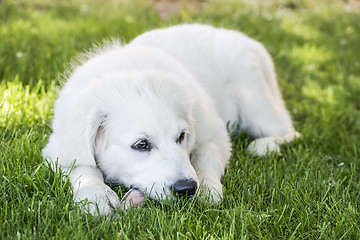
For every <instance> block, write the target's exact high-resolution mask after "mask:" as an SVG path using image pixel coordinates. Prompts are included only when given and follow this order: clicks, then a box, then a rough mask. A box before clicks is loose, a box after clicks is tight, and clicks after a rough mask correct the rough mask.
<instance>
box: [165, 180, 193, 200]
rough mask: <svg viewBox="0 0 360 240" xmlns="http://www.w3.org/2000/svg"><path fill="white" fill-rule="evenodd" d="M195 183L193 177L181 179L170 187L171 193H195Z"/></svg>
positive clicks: (177, 194) (181, 194)
mask: <svg viewBox="0 0 360 240" xmlns="http://www.w3.org/2000/svg"><path fill="white" fill-rule="evenodd" d="M196 188H197V183H196V181H195V180H194V179H181V180H179V181H177V182H175V184H174V185H173V186H172V187H171V189H172V191H173V195H174V196H177V197H185V196H192V195H194V194H195V192H196Z"/></svg>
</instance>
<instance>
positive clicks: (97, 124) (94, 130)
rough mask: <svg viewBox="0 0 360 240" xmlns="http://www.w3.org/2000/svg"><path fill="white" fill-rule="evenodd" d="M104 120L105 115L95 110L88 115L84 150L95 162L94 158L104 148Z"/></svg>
mask: <svg viewBox="0 0 360 240" xmlns="http://www.w3.org/2000/svg"><path fill="white" fill-rule="evenodd" d="M106 119H107V115H106V114H104V113H101V112H99V111H96V110H92V111H91V112H90V113H89V118H88V123H87V127H86V134H85V136H86V139H85V140H86V148H87V151H88V152H89V153H88V154H89V155H91V156H92V158H93V159H94V161H95V164H96V165H97V162H96V156H97V154H99V153H100V152H102V151H103V150H104V149H105V146H106V133H105V129H106Z"/></svg>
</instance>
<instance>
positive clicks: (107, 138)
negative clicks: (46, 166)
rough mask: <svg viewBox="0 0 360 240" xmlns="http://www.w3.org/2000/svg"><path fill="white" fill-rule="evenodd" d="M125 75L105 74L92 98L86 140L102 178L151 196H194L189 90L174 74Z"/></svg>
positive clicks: (191, 99) (192, 137) (191, 100)
mask: <svg viewBox="0 0 360 240" xmlns="http://www.w3.org/2000/svg"><path fill="white" fill-rule="evenodd" d="M124 74H125V73H121V75H122V76H121V78H122V79H121V80H120V81H119V80H118V79H117V77H116V75H112V76H107V77H106V80H104V84H103V85H102V87H101V89H98V90H97V91H96V93H95V96H94V95H93V96H92V98H96V103H95V104H94V105H95V106H94V107H93V110H92V111H91V113H90V120H89V121H90V124H89V126H90V129H89V135H90V139H91V140H90V142H91V143H90V144H91V145H92V146H93V153H94V157H95V159H96V163H97V166H98V167H99V168H100V169H101V171H102V172H103V174H104V177H105V180H107V181H109V182H112V183H117V184H123V185H125V186H126V187H129V188H130V187H133V188H137V189H139V190H140V191H141V192H143V193H145V194H147V195H148V196H150V198H153V199H164V198H171V199H173V197H174V198H176V197H179V196H183V195H192V194H194V193H195V190H196V188H197V185H198V184H199V183H198V179H197V175H196V173H195V170H194V168H193V166H192V164H191V159H190V154H191V150H192V148H193V145H194V138H195V132H194V123H193V119H192V114H193V113H192V109H193V104H194V101H195V100H194V97H193V96H192V93H191V89H190V90H189V89H187V87H186V84H185V83H184V82H181V80H180V79H176V77H175V76H172V75H167V74H165V75H164V74H159V73H156V72H147V73H145V74H144V73H141V74H140V73H138V74H136V73H131V74H130V73H129V75H128V76H126V77H124ZM125 75H126V74H125Z"/></svg>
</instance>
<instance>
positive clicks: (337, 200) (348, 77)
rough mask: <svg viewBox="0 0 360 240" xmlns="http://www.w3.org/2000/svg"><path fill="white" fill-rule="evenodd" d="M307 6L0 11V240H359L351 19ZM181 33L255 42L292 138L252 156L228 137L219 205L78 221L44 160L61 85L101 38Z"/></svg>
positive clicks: (340, 5)
mask: <svg viewBox="0 0 360 240" xmlns="http://www.w3.org/2000/svg"><path fill="white" fill-rule="evenodd" d="M192 2H194V1H192ZM269 2H270V3H269ZM314 2H315V1H311V0H299V1H295V0H281V1H273V3H271V1H248V2H246V1H245V2H241V1H229V0H225V1H220V0H219V1H211V2H197V4H195V5H194V4H193V5H191V6H190V5H189V4H187V5H186V4H185V5H186V6H184V7H183V8H182V9H181V10H179V11H178V12H176V13H174V14H173V15H172V16H170V17H169V18H167V19H166V20H163V19H161V18H160V17H159V14H158V12H157V10H156V9H155V7H154V3H153V2H152V1H146V0H143V1H141V0H136V1H130V0H128V1H110V0H107V1H95V0H92V1H70V0H67V1H45V0H36V1H30V0H28V1H26V0H18V1H11V0H3V1H0V37H1V38H0V80H1V82H0V106H1V108H0V129H1V130H0V178H1V180H0V189H1V191H0V192H1V193H2V194H1V195H0V219H1V224H0V238H1V239H39V238H45V239H49V238H56V239H59V238H65V239H102V238H103V239H116V238H118V239H240V238H243V239H277V238H280V239H359V238H360V207H359V204H360V196H359V195H360V186H359V182H360V161H359V160H360V159H359V158H360V146H359V144H360V58H359V53H360V43H359V40H360V13H359V11H360V9H359V6H358V5H357V4H356V2H353V4H351V1H349V2H350V4H349V3H348V2H345V1H344V2H342V1H335V0H331V1H330V0H329V1H316V2H317V3H314ZM185 3H186V2H185ZM183 22H203V23H210V24H213V25H215V26H222V27H227V28H233V29H238V30H240V31H243V32H245V33H246V34H248V35H249V36H251V37H253V38H255V39H257V40H259V41H261V42H262V43H263V44H264V45H265V46H266V48H267V49H268V50H269V52H270V53H271V55H272V56H273V58H274V61H275V65H276V70H277V74H278V80H279V84H280V87H281V90H282V93H283V96H284V99H285V101H286V104H287V107H288V109H289V111H290V113H291V115H292V117H293V119H294V124H295V127H296V129H297V130H298V131H300V132H301V133H302V138H300V139H298V140H296V141H295V142H293V143H291V144H289V145H287V146H284V147H283V148H282V154H281V155H279V156H276V155H269V156H266V157H264V158H259V157H253V156H249V155H248V154H246V151H245V149H246V146H247V144H248V138H247V137H246V136H242V135H241V136H238V135H235V136H233V138H232V139H233V148H234V151H233V155H232V158H231V160H230V164H229V165H228V167H227V170H226V175H225V176H224V178H223V184H224V201H223V202H222V203H221V204H220V205H217V206H211V205H207V204H203V203H200V202H199V201H198V200H197V199H195V200H193V201H191V202H182V201H180V202H178V203H176V204H174V205H171V204H166V203H155V202H152V201H146V203H145V205H144V206H143V207H141V208H139V209H137V210H136V211H130V212H128V213H127V214H121V215H120V216H119V217H118V218H112V219H106V218H96V217H92V216H88V215H83V214H82V213H81V211H80V210H79V209H78V208H75V207H74V204H73V202H72V196H71V186H70V184H69V182H67V181H64V180H63V178H62V175H61V173H59V172H53V171H51V170H49V169H48V168H47V165H46V163H45V162H44V161H43V159H42V157H41V150H42V148H43V147H44V146H45V144H46V142H47V137H48V135H49V133H50V132H51V129H50V123H51V118H52V113H51V108H52V105H53V101H54V99H55V98H56V92H57V88H58V87H59V86H60V84H59V81H58V80H57V79H58V77H59V76H60V75H62V74H63V73H64V72H65V71H66V69H67V68H68V62H69V61H70V60H71V59H72V58H73V57H74V56H76V55H77V54H78V53H80V52H82V51H83V50H84V49H88V48H89V47H91V45H92V44H93V43H96V42H100V41H101V40H102V39H109V38H113V37H118V38H120V39H122V40H123V41H125V42H127V41H129V40H131V39H132V38H133V37H134V36H136V35H138V34H140V33H142V32H144V31H146V30H149V29H153V28H157V27H164V26H168V25H172V24H177V23H183ZM114 189H115V190H116V191H117V192H118V193H119V195H122V194H124V192H125V191H126V190H125V189H124V188H122V187H120V188H119V187H114Z"/></svg>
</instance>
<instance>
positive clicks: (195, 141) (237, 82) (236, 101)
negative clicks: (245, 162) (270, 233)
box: [43, 24, 296, 214]
mask: <svg viewBox="0 0 360 240" xmlns="http://www.w3.org/2000/svg"><path fill="white" fill-rule="evenodd" d="M54 112H55V113H54V114H55V116H54V120H53V133H52V134H51V136H50V139H49V143H48V145H47V146H46V148H45V149H44V153H43V155H44V157H45V158H47V159H49V160H50V161H52V162H56V161H58V163H59V165H60V166H61V167H62V169H63V170H64V171H67V172H69V171H70V168H71V167H72V166H73V169H72V171H71V173H70V181H71V183H72V185H73V191H74V200H75V201H78V202H79V201H82V200H85V199H87V200H88V201H89V202H91V203H93V205H91V204H88V205H87V206H88V210H89V211H90V212H91V213H93V214H107V213H109V212H111V210H112V209H113V208H117V207H118V206H119V203H120V201H119V198H118V196H117V195H116V194H115V193H114V192H113V191H112V190H111V189H110V188H109V187H108V186H107V185H106V184H105V183H104V180H105V181H108V182H112V183H115V184H123V185H125V186H126V187H136V188H137V189H139V190H140V191H142V192H144V193H146V194H147V195H149V196H150V197H151V198H155V199H164V198H166V197H169V196H170V195H171V189H170V187H171V186H172V185H173V184H174V183H175V182H176V181H177V180H180V179H193V180H195V181H196V182H197V183H198V185H201V191H210V196H211V199H212V200H213V201H215V202H217V201H219V200H220V199H221V197H222V185H221V182H220V180H221V177H222V175H223V174H224V169H225V167H226V165H227V163H228V160H229V157H230V152H231V145H230V140H229V136H228V133H227V130H226V123H227V122H230V123H235V124H238V125H239V126H240V128H241V129H244V130H246V131H248V132H249V133H251V134H252V135H253V136H254V137H256V138H258V139H256V140H255V141H254V142H252V143H251V144H250V146H249V150H250V151H251V152H253V153H257V154H259V155H263V154H266V152H267V151H275V152H278V151H279V144H283V143H285V142H288V141H291V140H292V139H293V138H294V137H295V135H296V132H295V131H294V128H293V126H292V122H291V118H290V116H289V114H288V113H287V111H286V109H285V106H284V103H283V101H282V99H281V94H280V92H279V90H278V86H277V82H276V79H275V72H274V67H273V63H272V60H271V58H270V56H269V54H268V53H267V52H266V50H265V49H264V48H263V46H262V45H261V44H260V43H258V42H256V41H254V40H252V39H250V38H248V37H246V36H245V35H243V34H241V33H239V32H236V31H231V30H225V29H217V28H213V27H211V26H206V25H199V24H192V25H179V26H174V27H169V28H165V29H159V30H153V31H150V32H147V33H144V34H142V35H140V36H138V37H137V38H135V39H134V40H133V41H132V42H131V43H130V44H128V45H126V46H121V44H116V43H115V44H112V45H111V46H109V47H107V48H104V49H102V50H101V51H97V52H96V53H93V54H92V57H90V59H88V60H87V61H85V62H84V63H83V64H82V65H80V66H78V67H76V68H75V70H74V72H73V73H72V75H71V76H70V78H69V79H68V81H67V83H66V84H65V86H64V88H63V89H62V90H61V92H60V94H59V98H58V99H57V101H56V103H55V110H54ZM183 130H185V131H186V137H185V140H184V142H182V143H178V142H177V141H176V139H177V138H178V136H179V135H180V133H181V132H182V131H183ZM142 138H146V139H149V140H150V141H151V143H152V145H153V148H152V149H151V150H150V151H145V152H144V151H136V150H134V149H132V148H131V146H132V144H133V143H135V142H136V141H137V140H138V139H142ZM190 156H191V159H190ZM75 160H76V161H75ZM74 161H75V164H74Z"/></svg>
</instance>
